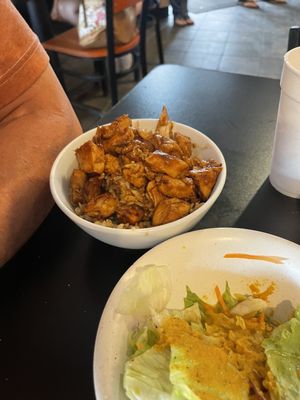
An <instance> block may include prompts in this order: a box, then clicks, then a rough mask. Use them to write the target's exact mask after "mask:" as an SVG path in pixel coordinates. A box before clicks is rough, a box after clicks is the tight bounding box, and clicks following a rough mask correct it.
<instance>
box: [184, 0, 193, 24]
mask: <svg viewBox="0 0 300 400" xmlns="http://www.w3.org/2000/svg"><path fill="white" fill-rule="evenodd" d="M187 2H188V0H181V15H182V17H183V19H184V20H185V22H186V24H187V25H193V24H194V21H193V20H192V19H191V18H190V16H189V12H188V6H187Z"/></svg>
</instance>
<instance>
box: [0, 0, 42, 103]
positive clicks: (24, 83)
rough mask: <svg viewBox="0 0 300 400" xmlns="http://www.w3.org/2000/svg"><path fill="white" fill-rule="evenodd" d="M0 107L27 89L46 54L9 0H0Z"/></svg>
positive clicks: (40, 70) (40, 71) (37, 72)
mask: <svg viewBox="0 0 300 400" xmlns="http://www.w3.org/2000/svg"><path fill="white" fill-rule="evenodd" d="M0 3H1V12H0V38H1V40H0V55H1V57H0V109H1V108H3V107H4V106H6V105H7V104H9V103H11V102H12V101H13V100H15V99H16V98H18V97H19V96H20V95H21V94H22V93H24V92H25V91H26V90H27V89H29V88H30V87H31V86H32V85H33V83H34V82H35V81H36V80H37V79H38V78H39V77H40V76H41V74H42V73H43V72H44V71H45V69H46V68H47V65H48V62H49V57H48V55H47V54H46V52H45V50H44V49H43V47H42V46H41V44H40V42H39V40H38V38H37V36H36V35H35V34H34V33H33V32H32V31H31V29H30V28H29V26H28V25H27V24H26V22H25V21H24V19H23V18H22V17H21V15H20V14H19V13H18V11H17V10H16V8H15V7H14V6H13V5H12V3H11V1H10V0H0Z"/></svg>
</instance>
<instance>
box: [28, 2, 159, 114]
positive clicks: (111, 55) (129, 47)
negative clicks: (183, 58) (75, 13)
mask: <svg viewBox="0 0 300 400" xmlns="http://www.w3.org/2000/svg"><path fill="white" fill-rule="evenodd" d="M138 1H139V0H107V1H106V36H107V47H105V48H96V49H86V48H83V47H81V46H79V41H78V34H77V28H71V29H68V30H66V31H65V32H63V33H60V34H58V35H53V30H51V27H50V26H49V20H48V21H46V17H45V7H44V8H43V6H42V3H43V1H42V0H28V5H29V11H31V15H32V16H33V17H34V18H33V20H34V19H35V20H36V21H35V22H36V23H35V26H36V27H37V30H38V31H39V32H40V34H39V37H40V40H41V42H42V44H43V46H44V48H45V49H46V50H47V51H48V53H49V55H50V58H51V59H52V64H53V66H54V69H55V71H56V73H57V75H58V77H59V79H60V81H61V83H62V84H64V74H70V75H73V76H76V77H78V78H81V79H83V80H88V81H92V82H100V83H101V84H102V87H103V90H104V92H105V90H106V82H108V86H109V91H110V95H111V102H112V105H114V104H115V103H117V101H118V85H117V80H118V78H120V77H121V76H124V74H128V73H133V74H134V77H135V80H138V79H139V73H140V70H141V71H142V75H143V76H144V75H146V73H147V59H146V30H147V24H148V19H149V15H150V14H149V12H148V11H149V0H144V1H143V6H142V12H141V15H140V16H139V18H138V21H139V32H138V34H137V35H136V36H135V37H134V38H133V39H132V40H131V41H130V42H129V43H127V44H124V45H117V44H115V43H114V33H113V32H114V28H113V15H114V13H118V12H120V11H122V10H124V9H125V8H127V7H129V6H135V5H136V3H138ZM30 3H31V4H30ZM154 5H155V7H157V8H158V7H159V3H158V2H157V0H155V2H154ZM30 7H31V8H34V10H30ZM41 15H42V21H37V19H38V18H40V16H41ZM152 15H153V16H154V20H155V29H156V36H157V46H158V52H159V60H160V63H163V61H164V60H163V52H162V44H161V37H160V26H159V16H158V14H157V16H155V15H156V14H152ZM41 22H42V23H41ZM47 25H48V26H47ZM45 26H47V29H46V28H45ZM45 31H46V33H45ZM49 32H51V34H49ZM128 53H131V54H132V55H133V61H134V62H133V65H132V67H131V68H130V69H129V70H127V71H126V72H125V73H124V72H123V73H122V72H121V73H117V72H116V66H115V59H116V58H118V57H120V56H123V55H125V54H128ZM59 54H63V55H65V56H70V57H75V58H77V59H89V60H91V61H92V62H93V63H94V66H95V73H94V74H89V75H84V74H82V73H81V72H80V71H76V70H74V69H73V70H70V69H68V70H66V69H63V68H61V66H60V63H59V59H58V57H57V55H59ZM104 65H105V67H103V66H104ZM69 97H70V100H71V102H72V103H73V104H74V105H75V106H79V107H81V108H84V109H87V110H89V111H91V110H92V111H96V112H98V113H99V110H98V109H97V110H96V109H95V108H93V107H90V106H87V105H86V104H84V103H83V102H78V101H76V99H74V98H72V95H71V94H70V95H69Z"/></svg>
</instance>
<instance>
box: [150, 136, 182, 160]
mask: <svg viewBox="0 0 300 400" xmlns="http://www.w3.org/2000/svg"><path fill="white" fill-rule="evenodd" d="M152 143H153V144H154V146H155V149H156V150H160V151H162V152H163V153H167V154H171V155H173V156H175V157H179V158H181V157H182V151H181V149H180V147H179V145H178V143H176V142H175V140H173V139H171V138H169V137H166V136H162V135H160V134H158V133H157V134H155V135H154V136H153V140H152Z"/></svg>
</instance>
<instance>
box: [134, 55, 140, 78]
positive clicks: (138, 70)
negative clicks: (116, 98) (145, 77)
mask: <svg viewBox="0 0 300 400" xmlns="http://www.w3.org/2000/svg"><path fill="white" fill-rule="evenodd" d="M133 63H134V65H136V68H135V69H134V80H135V81H136V82H138V81H139V80H140V66H139V57H138V56H137V55H136V54H135V53H134V54H133Z"/></svg>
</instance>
